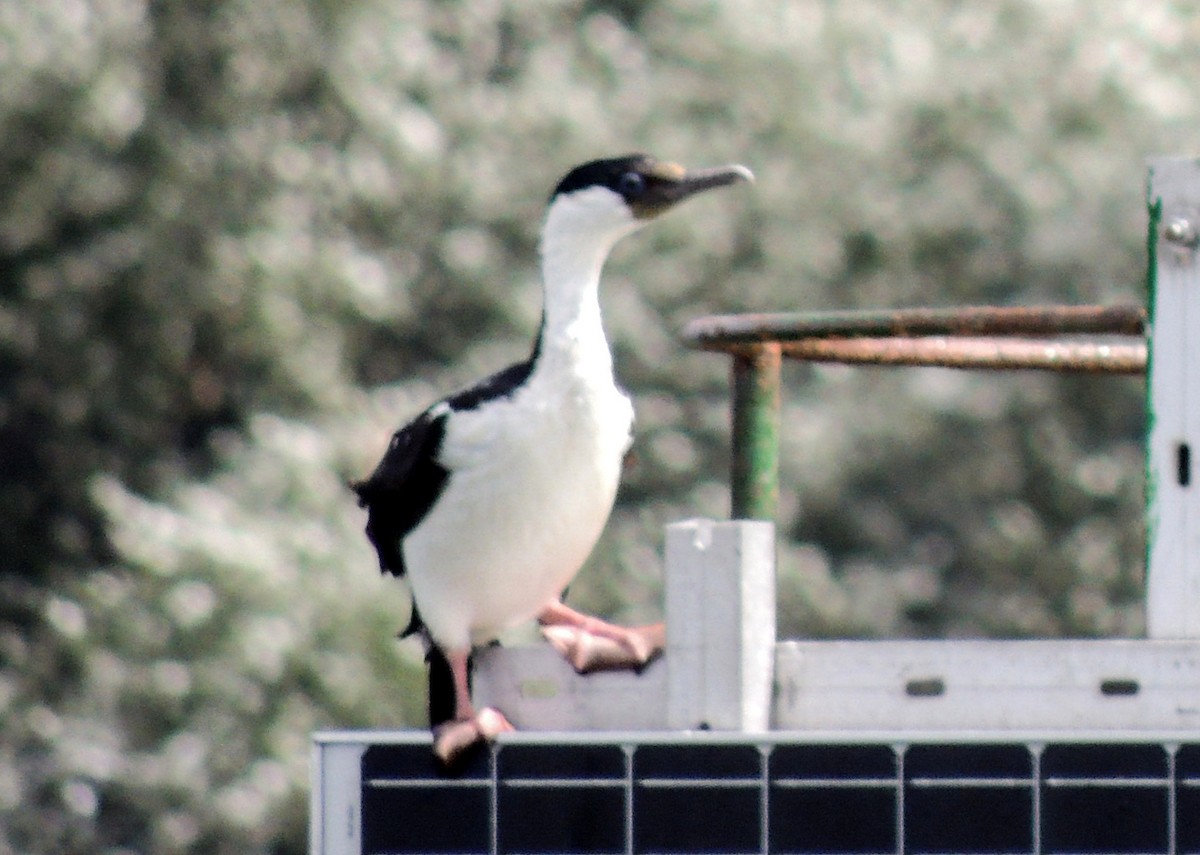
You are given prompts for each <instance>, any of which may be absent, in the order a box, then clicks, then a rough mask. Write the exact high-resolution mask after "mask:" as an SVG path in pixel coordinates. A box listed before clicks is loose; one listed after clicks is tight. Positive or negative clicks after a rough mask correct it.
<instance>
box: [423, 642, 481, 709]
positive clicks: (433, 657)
mask: <svg viewBox="0 0 1200 855" xmlns="http://www.w3.org/2000/svg"><path fill="white" fill-rule="evenodd" d="M425 661H426V662H427V663H428V665H429V726H430V727H437V726H438V725H439V724H445V723H446V722H448V721H453V720H454V713H455V711H456V710H457V709H458V698H457V696H456V693H455V689H454V672H453V671H451V670H450V661H449V660H448V659H446V655H445V654H444V653H442V651H441V649H440V648H438V647H436V646H434V645H430V647H429V655H428V656H426V657H425ZM470 680H471V660H470V659H468V660H467V684H468V685H470Z"/></svg>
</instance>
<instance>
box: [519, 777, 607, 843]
mask: <svg viewBox="0 0 1200 855" xmlns="http://www.w3.org/2000/svg"><path fill="white" fill-rule="evenodd" d="M498 798H499V805H498V816H499V820H500V822H499V838H500V839H499V846H500V851H501V852H530V853H534V852H547V853H549V852H555V853H562V852H579V853H600V852H624V851H625V792H624V790H623V789H622V788H619V787H618V788H611V787H610V788H607V789H604V788H597V787H571V788H563V787H528V786H521V787H512V786H504V785H501V788H500V793H499V797H498Z"/></svg>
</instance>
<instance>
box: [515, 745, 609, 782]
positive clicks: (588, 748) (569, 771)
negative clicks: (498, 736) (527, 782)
mask: <svg viewBox="0 0 1200 855" xmlns="http://www.w3.org/2000/svg"><path fill="white" fill-rule="evenodd" d="M496 762H497V774H498V775H499V776H500V778H502V779H509V778H600V779H604V780H614V781H623V780H624V779H625V752H624V751H623V750H621V746H619V745H585V744H574V743H572V744H568V745H506V746H503V747H499V748H497V751H496Z"/></svg>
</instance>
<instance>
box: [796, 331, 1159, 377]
mask: <svg viewBox="0 0 1200 855" xmlns="http://www.w3.org/2000/svg"><path fill="white" fill-rule="evenodd" d="M781 347H782V350H783V354H784V355H785V356H787V357H789V358H791V359H801V360H805V361H808V362H843V363H847V364H854V365H929V366H941V367H945V368H969V369H990V370H1012V369H1040V370H1044V371H1063V372H1080V373H1088V374H1142V373H1145V371H1146V345H1145V344H1142V343H1138V344H1125V343H1111V344H1109V343H1097V342H1075V341H1052V340H1040V339H997V338H958V337H950V336H929V337H923V338H825V339H821V338H808V339H800V340H799V341H789V342H786V343H784V344H783V345H781Z"/></svg>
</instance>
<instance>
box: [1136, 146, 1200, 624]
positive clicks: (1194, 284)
mask: <svg viewBox="0 0 1200 855" xmlns="http://www.w3.org/2000/svg"><path fill="white" fill-rule="evenodd" d="M1148 194H1149V198H1148V203H1149V209H1150V235H1149V239H1148V241H1147V245H1148V248H1149V250H1150V259H1149V274H1148V277H1147V281H1148V283H1149V288H1150V295H1149V302H1150V362H1149V369H1148V384H1147V385H1148V389H1149V391H1148V396H1147V419H1148V422H1149V436H1148V449H1147V450H1148V455H1147V456H1148V463H1147V482H1148V483H1147V526H1146V528H1147V573H1146V575H1147V581H1146V626H1147V632H1148V634H1149V636H1150V637H1151V638H1157V639H1185V638H1200V390H1196V389H1195V386H1196V384H1197V383H1200V327H1198V326H1197V325H1198V324H1200V254H1198V251H1197V248H1198V247H1200V162H1198V161H1196V160H1194V159H1185V158H1156V159H1153V160H1151V162H1150V178H1149V183H1148Z"/></svg>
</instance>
